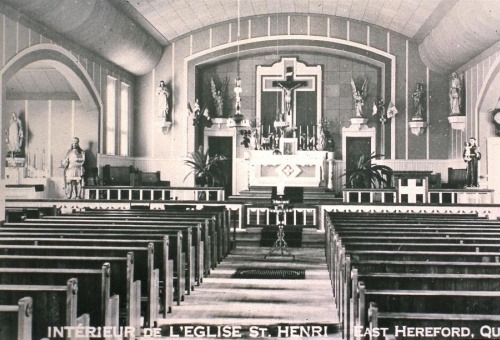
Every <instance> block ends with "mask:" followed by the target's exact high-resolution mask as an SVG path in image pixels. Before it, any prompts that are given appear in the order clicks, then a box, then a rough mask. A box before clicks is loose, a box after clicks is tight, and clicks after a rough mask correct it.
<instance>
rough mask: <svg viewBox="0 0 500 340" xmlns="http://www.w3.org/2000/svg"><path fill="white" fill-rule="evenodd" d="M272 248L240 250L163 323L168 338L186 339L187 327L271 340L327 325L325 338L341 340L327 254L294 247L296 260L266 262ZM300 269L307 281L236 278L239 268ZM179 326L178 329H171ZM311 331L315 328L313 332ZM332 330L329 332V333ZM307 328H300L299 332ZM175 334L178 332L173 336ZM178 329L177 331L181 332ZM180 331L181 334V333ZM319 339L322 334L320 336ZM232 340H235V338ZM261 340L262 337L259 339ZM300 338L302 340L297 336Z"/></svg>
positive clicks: (320, 250) (272, 258)
mask: <svg viewBox="0 0 500 340" xmlns="http://www.w3.org/2000/svg"><path fill="white" fill-rule="evenodd" d="M269 249H270V248H256V247H239V248H238V249H236V250H233V251H232V252H231V255H229V256H228V257H227V258H226V259H225V260H224V261H223V262H222V263H221V264H220V265H219V266H218V267H217V268H216V269H215V270H213V271H212V272H211V274H210V276H208V277H207V278H205V279H204V282H203V283H202V285H201V286H199V287H196V288H195V291H194V292H192V293H191V295H190V296H187V297H186V301H185V302H184V303H183V304H182V305H181V306H175V307H174V311H173V313H171V314H169V315H168V318H167V319H161V320H159V322H158V326H159V327H162V335H165V336H172V334H171V333H173V334H179V333H180V334H183V333H182V331H183V330H184V329H182V331H181V326H182V327H185V326H188V325H200V326H201V325H211V326H212V327H211V330H214V331H215V329H216V327H215V326H217V325H234V326H242V329H243V332H244V334H243V336H242V338H243V339H245V338H251V337H250V335H249V333H248V331H249V328H250V327H251V326H259V327H262V328H268V331H267V332H266V335H265V338H266V339H272V338H274V337H275V336H277V333H276V332H277V331H278V325H281V328H280V330H281V331H282V333H281V334H280V337H281V338H284V337H286V334H287V333H286V332H290V333H288V334H291V332H292V330H293V328H287V326H303V327H302V329H303V330H305V331H306V332H307V331H312V329H313V328H311V327H312V326H316V327H317V326H318V325H321V326H322V327H321V328H315V329H316V330H318V329H321V330H322V333H321V334H322V335H323V334H325V333H328V335H327V336H326V337H325V336H322V338H330V339H332V338H337V339H339V338H340V336H339V335H338V331H337V329H338V328H337V324H338V318H337V313H336V308H335V303H334V301H333V295H332V289H331V285H330V280H329V278H328V271H327V267H326V262H325V254H324V250H323V249H313V248H305V249H304V248H300V249H298V248H292V249H291V250H292V253H293V254H294V255H295V260H291V259H287V258H283V257H268V258H267V259H265V258H264V256H265V255H267V254H268V253H269ZM242 267H243V268H294V269H304V270H305V276H306V278H305V280H265V279H237V278H231V276H232V275H233V274H234V273H235V271H236V269H237V268H242ZM169 326H173V328H171V327H169ZM307 326H310V327H309V328H308V327H307ZM325 326H328V332H325V331H324V330H325ZM297 329H298V330H300V329H301V328H295V330H297ZM172 330H173V331H172ZM176 330H177V331H176ZM177 332H179V333H177ZM317 334H318V333H317ZM230 338H232V337H230ZM253 338H260V337H253ZM295 338H297V336H295Z"/></svg>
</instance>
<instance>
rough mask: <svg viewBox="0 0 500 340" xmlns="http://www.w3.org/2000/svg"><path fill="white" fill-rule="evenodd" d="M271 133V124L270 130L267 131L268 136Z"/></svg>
mask: <svg viewBox="0 0 500 340" xmlns="http://www.w3.org/2000/svg"><path fill="white" fill-rule="evenodd" d="M269 135H271V125H269V130H268V131H267V137H269Z"/></svg>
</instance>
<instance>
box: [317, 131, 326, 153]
mask: <svg viewBox="0 0 500 340" xmlns="http://www.w3.org/2000/svg"><path fill="white" fill-rule="evenodd" d="M318 130H319V133H318V140H317V141H316V150H318V151H323V150H325V148H326V136H325V129H324V128H323V125H320V126H319V129H318Z"/></svg>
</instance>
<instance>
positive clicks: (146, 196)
mask: <svg viewBox="0 0 500 340" xmlns="http://www.w3.org/2000/svg"><path fill="white" fill-rule="evenodd" d="M84 198H85V199H88V200H96V199H99V200H140V201H142V200H147V201H167V200H174V201H218V202H220V201H224V199H225V197H224V188H220V187H199V188H198V187H150V186H144V187H141V186H134V187H130V186H98V187H97V186H96V187H84Z"/></svg>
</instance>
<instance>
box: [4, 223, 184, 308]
mask: <svg viewBox="0 0 500 340" xmlns="http://www.w3.org/2000/svg"><path fill="white" fill-rule="evenodd" d="M40 231H41V232H36V233H12V232H9V233H8V234H9V236H6V235H5V234H7V233H2V232H1V230H0V245H1V244H11V245H13V244H16V245H37V246H54V245H56V246H57V245H75V246H87V247H88V246H92V247H100V246H108V247H109V246H119V247H134V246H143V247H147V246H148V245H149V244H154V246H155V249H157V250H158V251H155V252H154V254H153V256H154V262H155V263H157V264H159V267H160V268H161V269H162V270H160V271H159V274H160V278H161V281H162V282H164V285H165V288H164V294H163V300H162V303H163V306H164V308H165V309H164V312H165V313H167V312H168V311H169V310H171V309H172V295H173V271H174V270H173V267H174V266H173V264H174V260H169V259H168V258H169V256H174V259H175V261H181V262H183V261H184V259H183V256H182V253H181V252H182V242H181V241H180V239H181V238H182V235H181V232H180V231H177V232H175V234H174V235H173V236H171V238H169V236H165V235H164V233H159V234H149V233H147V234H130V235H123V234H120V233H115V234H105V235H103V234H100V233H81V234H74V233H68V235H63V234H62V233H60V232H58V231H57V229H48V230H46V231H44V229H41V230H40ZM18 235H19V237H17V236H18ZM64 236H68V238H66V237H64ZM69 237H72V238H69ZM104 237H105V238H104ZM124 237H129V239H124ZM146 237H149V239H144V238H146ZM108 238H109V239H108ZM155 238H156V239H155ZM170 241H172V242H171V244H170ZM172 254H173V255H172ZM0 263H1V261H0ZM182 284H183V280H182V279H181V280H179V282H178V286H176V289H177V292H176V294H178V296H177V300H178V302H179V303H180V301H181V300H182V297H183V289H182V288H181V286H182ZM151 293H152V292H146V293H145V294H148V295H147V296H149V294H151Z"/></svg>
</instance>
